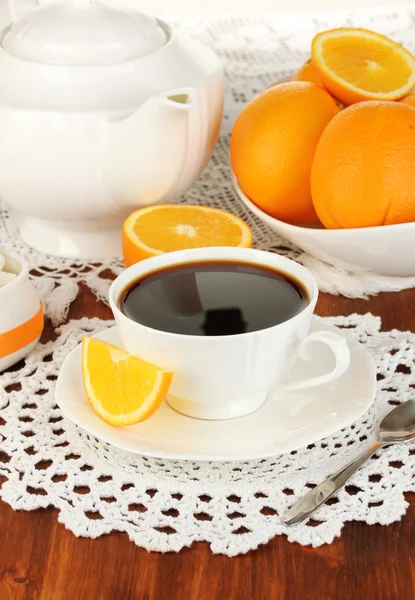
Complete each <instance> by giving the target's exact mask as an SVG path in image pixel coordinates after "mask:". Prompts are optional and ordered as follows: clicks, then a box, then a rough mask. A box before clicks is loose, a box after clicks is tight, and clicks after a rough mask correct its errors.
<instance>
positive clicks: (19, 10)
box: [6, 0, 39, 23]
mask: <svg viewBox="0 0 415 600" xmlns="http://www.w3.org/2000/svg"><path fill="white" fill-rule="evenodd" d="M6 2H7V5H8V8H9V11H10V15H11V20H12V22H13V23H14V22H16V21H20V19H23V18H24V17H25V16H26V15H28V14H29V13H30V12H32V10H34V9H35V8H38V6H39V0H6Z"/></svg>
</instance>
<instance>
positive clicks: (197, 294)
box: [119, 260, 309, 336]
mask: <svg viewBox="0 0 415 600" xmlns="http://www.w3.org/2000/svg"><path fill="white" fill-rule="evenodd" d="M308 302H309V298H308V296H307V292H306V290H305V289H304V287H303V285H302V284H301V283H300V282H298V281H296V280H295V279H294V278H293V277H292V276H289V275H287V274H285V273H283V272H281V271H276V270H274V269H272V268H268V267H265V266H261V265H254V264H250V263H244V262H234V261H224V260H223V261H222V260H221V261H219V260H217V261H216V260H213V261H203V262H195V263H186V264H181V265H175V266H172V267H165V268H163V269H160V270H158V271H154V272H153V273H150V274H147V275H145V276H144V277H142V278H140V279H138V280H136V281H134V282H132V283H131V284H130V285H129V286H128V288H127V289H125V290H124V292H123V293H122V294H121V297H120V302H119V304H120V309H121V311H122V312H123V313H124V314H125V315H126V316H127V317H129V318H130V319H132V320H133V321H136V322H137V323H141V324H142V325H145V326H147V327H151V328H152V329H158V330H160V331H166V332H170V333H178V334H185V335H193V336H222V335H237V334H241V333H248V332H252V331H259V330H261V329H267V328H269V327H273V326H274V325H279V324H280V323H283V322H284V321H288V320H289V319H291V318H292V317H294V316H295V315H297V314H298V313H300V312H301V311H302V310H303V309H304V308H305V307H306V306H307V304H308Z"/></svg>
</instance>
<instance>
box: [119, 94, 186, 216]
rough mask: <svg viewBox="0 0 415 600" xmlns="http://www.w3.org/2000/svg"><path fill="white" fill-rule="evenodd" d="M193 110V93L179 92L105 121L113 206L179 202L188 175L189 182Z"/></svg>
mask: <svg viewBox="0 0 415 600" xmlns="http://www.w3.org/2000/svg"><path fill="white" fill-rule="evenodd" d="M197 106H198V93H197V91H196V90H195V89H194V88H181V89H177V90H172V91H170V92H166V93H164V94H160V95H158V96H153V97H152V98H150V99H149V100H147V101H146V102H144V104H142V105H141V106H140V107H139V108H138V109H137V110H136V111H135V112H133V113H132V114H130V115H128V116H127V117H124V118H121V119H118V120H112V121H109V138H110V139H109V148H110V152H111V159H110V160H109V161H108V168H109V177H110V183H111V188H112V190H113V191H114V192H115V193H116V194H117V198H118V201H119V202H121V203H122V204H123V205H128V206H133V207H139V206H146V205H148V204H152V203H154V202H158V201H160V200H174V199H175V198H177V197H178V196H180V194H181V192H182V190H183V188H184V186H183V184H184V182H185V181H188V180H189V172H190V171H192V177H193V176H194V172H193V169H192V163H193V162H194V161H195V157H194V156H192V152H191V148H189V145H190V138H191V133H190V132H191V131H192V129H194V127H192V124H193V121H194V119H195V112H197ZM190 179H191V178H190Z"/></svg>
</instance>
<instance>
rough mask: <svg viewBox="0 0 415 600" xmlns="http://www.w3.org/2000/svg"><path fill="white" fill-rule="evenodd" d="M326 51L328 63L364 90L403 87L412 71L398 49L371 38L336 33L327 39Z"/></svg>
mask: <svg viewBox="0 0 415 600" xmlns="http://www.w3.org/2000/svg"><path fill="white" fill-rule="evenodd" d="M323 52H324V60H325V63H326V65H327V67H328V68H329V69H331V70H332V71H334V72H335V73H336V74H337V75H338V76H339V77H341V78H342V79H344V80H345V81H347V82H348V83H351V84H352V85H354V86H356V87H358V88H360V89H361V90H362V91H365V90H366V91H369V92H374V93H379V92H389V91H391V90H395V89H398V88H400V87H401V86H402V84H403V83H405V82H406V81H408V79H409V78H410V77H411V75H412V70H411V68H410V66H409V64H408V62H407V61H406V60H405V58H404V57H403V56H402V55H401V54H400V53H399V52H397V51H396V50H394V49H392V48H391V47H390V46H386V45H385V46H384V45H381V44H379V43H377V42H376V43H373V42H372V40H369V39H365V38H359V37H357V36H343V37H341V38H337V37H333V38H330V39H327V40H326V41H325V42H324V50H323ZM374 74H375V75H376V77H373V75H374Z"/></svg>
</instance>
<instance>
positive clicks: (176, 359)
mask: <svg viewBox="0 0 415 600" xmlns="http://www.w3.org/2000/svg"><path fill="white" fill-rule="evenodd" d="M203 261H225V262H226V261H234V262H235V261H236V262H242V263H245V264H253V265H259V266H265V267H268V268H271V269H274V270H276V271H279V272H281V273H283V274H286V275H288V276H290V277H292V278H294V279H295V280H297V281H298V282H299V283H300V284H301V286H302V287H303V288H304V289H305V290H306V293H307V295H308V298H309V303H308V305H307V306H306V307H305V308H304V309H303V310H302V311H301V312H300V313H299V314H297V315H295V316H294V317H292V318H291V319H289V320H288V321H285V322H283V323H281V324H279V325H275V326H273V327H269V328H267V329H262V330H259V331H253V332H249V333H241V334H236V335H225V336H206V337H204V336H194V335H183V334H176V333H170V332H165V331H159V330H156V329H152V328H150V327H147V326H145V325H142V324H140V323H137V322H135V321H133V320H131V319H130V318H129V317H127V316H126V315H125V314H123V312H122V311H121V310H120V299H121V297H122V295H123V294H124V292H125V290H126V289H127V288H128V287H129V286H130V285H131V284H132V283H134V282H135V281H138V280H140V279H143V278H144V277H146V276H147V275H150V274H151V273H153V272H155V271H158V270H160V269H164V268H166V267H167V268H168V267H173V266H177V265H185V264H189V263H198V262H203ZM317 297H318V288H317V284H316V282H315V280H314V278H313V276H312V275H311V273H310V272H309V271H308V270H307V269H305V268H304V267H302V266H301V265H299V264H298V263H296V262H294V261H292V260H290V259H288V258H285V257H283V256H279V255H278V254H274V253H271V252H264V251H261V250H252V249H245V248H232V247H217V248H212V247H210V248H196V249H191V250H179V251H177V252H170V253H166V254H161V255H159V256H156V257H154V258H150V259H147V260H144V261H141V262H139V263H136V264H135V265H133V266H131V267H129V268H128V269H126V270H125V271H124V272H123V273H121V275H119V277H117V279H116V280H115V281H114V282H113V284H112V285H111V288H110V294H109V299H110V305H111V309H112V311H113V313H114V316H115V320H116V323H117V326H118V329H119V332H120V336H121V339H122V342H123V344H124V347H125V349H126V350H127V351H128V352H130V353H131V354H134V355H136V356H138V357H139V358H141V359H143V360H145V361H148V362H150V363H153V364H156V365H158V366H160V367H163V368H164V369H168V370H170V371H172V372H173V380H172V384H171V388H170V392H169V396H168V398H167V402H168V403H169V404H170V406H171V407H172V408H174V409H175V410H177V411H179V412H181V413H183V414H185V415H188V416H190V417H194V418H198V419H214V420H220V419H232V418H235V417H241V416H244V415H247V414H249V413H251V412H253V411H255V410H257V409H258V408H259V407H260V406H261V405H262V404H263V403H264V402H265V400H266V398H267V395H268V393H269V392H270V390H271V389H274V388H275V386H276V385H277V384H278V382H280V381H281V379H282V378H283V376H284V375H285V374H286V373H287V371H288V370H289V369H290V368H291V367H292V366H293V364H294V362H295V361H296V360H297V358H298V357H300V358H303V359H307V358H309V357H310V355H311V352H312V351H314V350H315V351H316V352H318V351H319V350H318V344H315V345H314V342H323V343H324V344H327V345H328V346H329V347H330V348H331V349H332V351H333V353H334V355H335V358H336V366H335V368H334V369H333V370H332V371H331V372H330V373H327V374H326V375H320V376H318V377H314V378H310V379H306V380H304V379H302V380H298V381H295V382H294V383H291V384H290V385H289V386H287V385H286V386H284V390H288V389H289V390H293V389H302V388H306V387H312V386H316V385H321V384H324V383H328V382H329V381H333V380H334V379H337V378H338V377H340V376H341V375H342V374H343V373H345V371H347V369H348V367H349V364H350V351H349V348H348V345H347V341H346V339H345V338H343V337H342V336H340V335H337V334H334V333H330V332H326V331H324V332H316V333H313V334H311V335H309V336H307V334H308V330H309V327H310V322H311V317H312V315H313V311H314V309H315V306H316V303H317ZM258 310H261V303H260V300H259V303H258Z"/></svg>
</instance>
